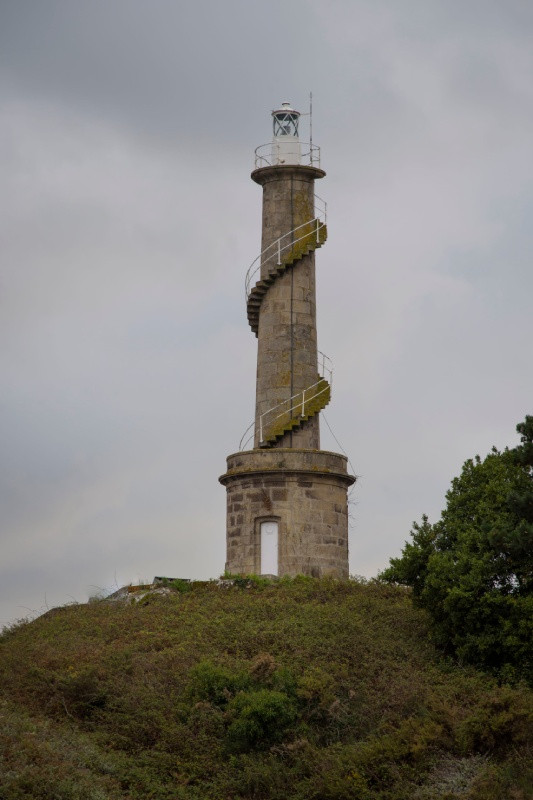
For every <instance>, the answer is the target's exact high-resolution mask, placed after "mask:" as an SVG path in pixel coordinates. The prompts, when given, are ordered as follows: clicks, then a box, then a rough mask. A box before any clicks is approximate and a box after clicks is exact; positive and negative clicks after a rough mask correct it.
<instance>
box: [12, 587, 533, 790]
mask: <svg viewBox="0 0 533 800" xmlns="http://www.w3.org/2000/svg"><path fill="white" fill-rule="evenodd" d="M170 588H172V589H173V591H172V593H170V594H168V595H163V596H162V595H150V594H148V595H146V596H145V597H144V598H143V599H141V600H140V601H138V602H133V601H127V602H125V603H123V604H121V603H111V602H106V601H100V602H92V603H90V604H88V605H83V606H82V605H80V606H72V605H71V606H67V607H65V608H62V609H55V610H54V611H53V612H50V613H48V614H45V615H44V616H43V617H40V618H39V619H37V620H35V621H33V622H31V623H28V624H23V625H21V626H19V627H15V628H13V629H11V630H9V631H6V632H5V633H4V635H3V636H2V637H1V638H0V742H1V748H2V749H1V750H0V753H1V756H0V759H1V760H0V797H2V798H3V799H4V798H5V800H19V798H26V797H28V798H29V797H31V798H36V800H78V799H79V800H86V799H88V800H91V799H94V800H114V799H115V798H121V799H123V800H141V798H142V800H147V799H148V798H153V799H154V800H156V799H157V800H181V798H187V799H189V798H190V799H191V800H193V799H194V800H196V798H198V800H200V798H201V799H202V800H210V799H211V798H212V799H213V800H215V799H216V800H223V799H226V798H227V800H230V798H231V799H232V800H233V799H234V798H258V799H260V798H265V800H266V799H267V798H268V799H270V798H272V800H277V799H278V798H279V800H282V799H283V800H304V798H305V800H312V799H313V798H315V799H316V800H344V799H345V798H346V799H348V798H350V800H367V799H370V798H372V800H374V798H375V799H376V800H403V798H405V799H406V800H407V798H409V799H410V798H413V799H414V800H416V798H419V800H501V798H503V797H505V798H510V799H511V800H528V798H529V797H531V793H532V787H533V775H532V768H531V729H532V724H531V723H532V722H533V709H532V699H531V698H532V694H531V692H530V691H529V690H528V689H527V688H526V687H522V686H518V687H514V688H512V687H509V686H499V685H498V684H497V683H496V682H495V681H494V680H493V679H492V678H490V677H488V676H487V675H485V674H483V673H480V672H477V671H475V670H473V669H463V668H461V667H458V666H455V665H452V664H450V663H448V662H444V661H442V660H440V659H439V657H438V654H437V653H436V652H435V650H434V648H433V646H432V644H431V642H430V641H429V637H428V627H427V623H426V618H425V616H424V614H423V613H422V612H420V611H418V610H416V609H413V607H412V605H411V602H410V597H409V594H408V593H407V592H406V591H405V590H402V589H401V588H398V587H391V586H387V585H383V584H379V583H372V582H371V583H364V582H356V581H350V582H347V581H346V582H338V581H332V580H315V579H307V578H301V579H300V578H298V579H293V580H281V581H278V582H276V583H269V582H268V581H264V580H255V581H254V580H249V581H240V582H238V584H237V585H217V584H216V583H192V584H187V585H186V586H185V585H181V584H180V585H179V586H175V587H172V586H170Z"/></svg>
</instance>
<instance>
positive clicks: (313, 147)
mask: <svg viewBox="0 0 533 800" xmlns="http://www.w3.org/2000/svg"><path fill="white" fill-rule="evenodd" d="M295 144H298V146H299V147H300V148H302V149H303V152H302V151H301V152H300V160H299V164H301V165H303V166H304V167H318V168H319V169H320V147H319V146H318V145H317V144H313V143H312V142H300V141H298V142H295ZM275 152H276V142H267V143H266V144H260V145H259V147H256V148H255V167H256V169H259V168H260V167H273V166H276V164H279V159H278V157H277V156H273V153H275Z"/></svg>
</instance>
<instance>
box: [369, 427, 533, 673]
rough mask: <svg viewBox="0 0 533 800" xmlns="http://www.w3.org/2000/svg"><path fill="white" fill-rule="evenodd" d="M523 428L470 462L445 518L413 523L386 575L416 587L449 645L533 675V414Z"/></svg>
mask: <svg viewBox="0 0 533 800" xmlns="http://www.w3.org/2000/svg"><path fill="white" fill-rule="evenodd" d="M517 431H518V433H519V434H520V435H521V444H520V445H518V446H517V447H515V448H513V449H511V450H509V449H506V450H504V451H503V452H500V451H498V450H496V449H495V448H493V449H492V452H491V453H489V454H488V455H487V456H486V458H485V459H484V460H481V459H480V458H479V456H476V458H475V459H469V460H468V461H466V462H465V464H464V465H463V469H462V472H461V475H460V476H459V477H457V478H454V479H453V481H452V485H451V489H450V490H449V491H448V492H447V494H446V500H447V505H446V508H445V510H444V511H443V512H442V516H441V519H440V520H439V521H438V522H436V523H435V524H434V525H431V524H430V522H429V521H428V518H427V517H426V516H423V517H422V522H421V523H420V524H418V523H414V525H413V530H412V531H411V537H412V540H411V541H410V542H406V544H405V547H404V549H403V551H402V555H401V557H400V558H392V559H391V560H390V566H389V567H388V569H386V570H385V571H384V572H382V573H381V576H380V577H381V578H382V579H383V580H386V581H390V582H394V583H402V584H407V585H408V586H412V587H413V597H414V600H415V602H416V603H417V604H418V605H420V606H422V607H423V608H425V609H427V611H428V612H429V614H430V616H431V619H432V621H433V631H434V635H435V638H436V641H437V642H438V643H439V644H440V645H441V646H442V647H443V648H444V649H445V651H446V652H448V653H451V654H454V655H456V656H457V657H458V658H459V659H460V660H461V661H463V662H465V663H473V664H477V665H479V666H482V667H484V668H485V669H488V670H491V671H494V672H497V673H499V674H500V675H501V676H502V677H503V678H507V679H516V678H525V679H527V680H529V681H530V682H533V658H532V656H533V416H527V417H526V419H525V422H522V423H520V424H519V425H517Z"/></svg>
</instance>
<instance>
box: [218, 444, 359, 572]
mask: <svg viewBox="0 0 533 800" xmlns="http://www.w3.org/2000/svg"><path fill="white" fill-rule="evenodd" d="M227 465H228V469H227V472H226V473H225V474H224V475H222V476H221V477H220V478H219V480H220V482H221V483H222V484H223V485H224V486H226V492H227V561H226V569H227V570H228V571H229V572H231V573H234V574H250V573H256V574H259V573H260V571H261V546H260V542H261V539H260V526H261V522H266V521H275V522H277V523H278V531H279V533H278V536H279V540H278V541H279V545H278V574H279V575H298V574H304V575H312V576H314V577H320V576H322V575H333V576H335V577H338V578H347V577H348V504H347V494H346V493H347V489H348V487H349V486H350V485H351V484H352V483H354V481H355V478H354V477H353V476H352V475H348V473H347V459H346V457H345V456H342V455H339V454H338V453H330V452H327V451H324V450H296V449H283V448H273V449H264V450H248V451H245V452H242V453H234V454H233V455H230V456H228V459H227Z"/></svg>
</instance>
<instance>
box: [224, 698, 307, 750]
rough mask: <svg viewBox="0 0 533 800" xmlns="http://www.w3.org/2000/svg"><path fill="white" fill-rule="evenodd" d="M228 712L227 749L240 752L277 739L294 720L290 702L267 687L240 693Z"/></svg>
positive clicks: (294, 714) (264, 745)
mask: <svg viewBox="0 0 533 800" xmlns="http://www.w3.org/2000/svg"><path fill="white" fill-rule="evenodd" d="M228 713H229V717H230V719H231V722H230V724H229V726H228V730H227V742H228V745H229V749H231V750H236V751H244V752H245V751H247V750H252V749H255V748H258V749H262V748H265V747H268V746H270V745H271V744H273V743H274V742H279V741H281V740H282V739H283V736H284V734H285V731H286V729H287V728H288V727H289V726H290V725H291V724H292V723H293V722H294V721H295V719H296V708H295V704H294V701H293V700H291V698H290V697H288V696H287V695H286V694H284V693H283V692H276V691H272V690H270V689H260V690H259V691H252V692H240V693H239V694H238V695H236V696H235V697H234V699H233V700H232V701H231V703H230V704H229V706H228Z"/></svg>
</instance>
